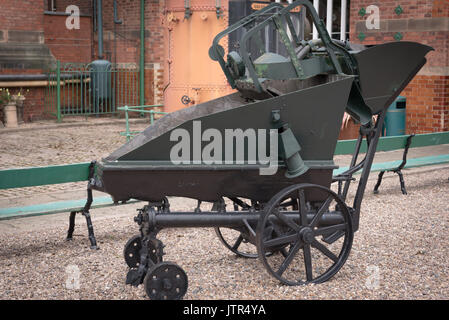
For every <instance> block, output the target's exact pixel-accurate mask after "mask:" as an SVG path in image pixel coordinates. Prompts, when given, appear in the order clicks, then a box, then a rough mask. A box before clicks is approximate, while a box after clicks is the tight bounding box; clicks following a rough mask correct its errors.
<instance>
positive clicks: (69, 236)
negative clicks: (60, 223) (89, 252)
mask: <svg viewBox="0 0 449 320" xmlns="http://www.w3.org/2000/svg"><path fill="white" fill-rule="evenodd" d="M75 217H76V211H72V212H70V218H69V230H68V231H67V238H66V240H67V241H69V240H72V239H73V231H75Z"/></svg>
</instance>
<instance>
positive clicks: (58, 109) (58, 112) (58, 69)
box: [56, 60, 61, 122]
mask: <svg viewBox="0 0 449 320" xmlns="http://www.w3.org/2000/svg"><path fill="white" fill-rule="evenodd" d="M56 116H57V117H58V122H61V61H59V60H58V61H56Z"/></svg>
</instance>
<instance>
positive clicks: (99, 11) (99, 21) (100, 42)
mask: <svg viewBox="0 0 449 320" xmlns="http://www.w3.org/2000/svg"><path fill="white" fill-rule="evenodd" d="M97 14H98V15H97V25H98V59H99V60H102V59H103V3H102V0H97Z"/></svg>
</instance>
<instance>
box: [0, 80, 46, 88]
mask: <svg viewBox="0 0 449 320" xmlns="http://www.w3.org/2000/svg"><path fill="white" fill-rule="evenodd" d="M48 84H49V82H48V81H46V80H44V81H41V80H30V81H8V82H2V81H0V88H21V87H46V86H48Z"/></svg>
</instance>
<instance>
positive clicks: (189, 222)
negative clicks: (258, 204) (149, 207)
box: [150, 211, 345, 229]
mask: <svg viewBox="0 0 449 320" xmlns="http://www.w3.org/2000/svg"><path fill="white" fill-rule="evenodd" d="M281 212H282V211H281ZM283 213H284V215H285V216H287V217H288V218H290V219H292V220H293V221H294V222H296V223H298V224H299V223H300V221H299V220H300V217H299V213H292V212H291V211H285V212H283ZM260 216H261V213H257V212H255V213H242V211H235V212H226V213H217V212H201V213H192V212H169V213H153V216H152V217H151V216H150V221H151V222H152V224H153V226H154V227H156V228H160V229H164V228H212V227H223V228H238V227H244V226H245V221H246V222H247V223H249V224H253V225H256V224H257V222H258V221H259V219H260ZM314 217H315V214H313V213H309V214H308V215H307V221H308V222H309V223H310V222H312V219H313V218H314ZM276 221H278V220H277V218H275V217H274V216H273V222H276ZM344 222H345V219H344V217H343V216H342V214H341V213H340V212H329V213H325V214H323V216H322V217H321V219H320V222H319V224H318V225H319V226H331V225H336V224H341V223H344ZM279 223H282V222H279Z"/></svg>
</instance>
